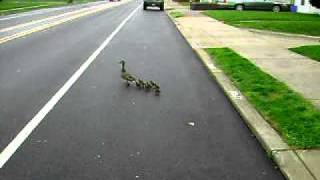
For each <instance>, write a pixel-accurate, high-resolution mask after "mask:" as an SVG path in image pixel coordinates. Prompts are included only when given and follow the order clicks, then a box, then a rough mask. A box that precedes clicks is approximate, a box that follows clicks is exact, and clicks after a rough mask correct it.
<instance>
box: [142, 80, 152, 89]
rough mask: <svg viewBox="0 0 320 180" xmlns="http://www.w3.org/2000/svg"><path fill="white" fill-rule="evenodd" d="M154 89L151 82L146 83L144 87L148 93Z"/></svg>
mask: <svg viewBox="0 0 320 180" xmlns="http://www.w3.org/2000/svg"><path fill="white" fill-rule="evenodd" d="M151 88H152V85H151V84H150V82H148V81H147V82H145V86H144V89H145V90H146V91H149V90H150V89H151Z"/></svg>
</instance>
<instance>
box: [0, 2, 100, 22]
mask: <svg viewBox="0 0 320 180" xmlns="http://www.w3.org/2000/svg"><path fill="white" fill-rule="evenodd" d="M100 3H101V1H98V2H92V3H88V4H80V5H72V6H63V7H56V8H49V9H39V10H35V11H31V12H24V13H21V14H18V15H13V16H11V15H9V17H5V18H0V21H6V20H10V19H16V18H21V17H26V16H33V15H38V14H45V13H50V12H54V11H60V10H67V9H70V8H77V7H80V8H83V7H81V6H84V5H95V4H100Z"/></svg>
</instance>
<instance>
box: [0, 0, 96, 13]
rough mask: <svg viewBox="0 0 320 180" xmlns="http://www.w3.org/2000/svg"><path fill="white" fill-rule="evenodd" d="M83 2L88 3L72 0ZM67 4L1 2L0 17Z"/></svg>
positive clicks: (65, 0)
mask: <svg viewBox="0 0 320 180" xmlns="http://www.w3.org/2000/svg"><path fill="white" fill-rule="evenodd" d="M85 2H90V0H74V3H85ZM67 4H68V0H49V1H48V0H2V1H0V15H3V14H11V13H17V12H22V11H29V10H33V9H40V8H47V7H56V6H63V5H67ZM17 8H24V9H17Z"/></svg>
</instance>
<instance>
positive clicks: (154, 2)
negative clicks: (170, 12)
mask: <svg viewBox="0 0 320 180" xmlns="http://www.w3.org/2000/svg"><path fill="white" fill-rule="evenodd" d="M148 6H151V7H159V8H160V11H163V10H164V0H143V9H144V10H147V7H148Z"/></svg>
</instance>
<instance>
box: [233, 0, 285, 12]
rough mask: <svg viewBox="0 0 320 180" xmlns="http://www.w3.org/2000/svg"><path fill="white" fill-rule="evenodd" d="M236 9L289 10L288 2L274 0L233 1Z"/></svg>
mask: <svg viewBox="0 0 320 180" xmlns="http://www.w3.org/2000/svg"><path fill="white" fill-rule="evenodd" d="M233 7H234V8H235V9H236V10H238V11H242V10H245V9H248V10H249V9H250V10H251V9H255V10H272V11H273V12H279V11H289V10H290V4H289V3H285V2H283V1H276V0H243V1H235V4H234V6H233Z"/></svg>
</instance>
